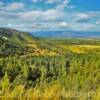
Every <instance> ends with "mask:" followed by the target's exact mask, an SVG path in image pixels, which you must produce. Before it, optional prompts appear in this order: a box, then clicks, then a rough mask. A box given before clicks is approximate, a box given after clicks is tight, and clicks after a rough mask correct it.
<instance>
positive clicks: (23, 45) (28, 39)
mask: <svg viewBox="0 0 100 100" xmlns="http://www.w3.org/2000/svg"><path fill="white" fill-rule="evenodd" d="M36 39H37V38H36V37H33V36H32V35H30V34H28V33H26V32H20V31H17V30H14V29H7V28H0V54H1V55H2V54H3V55H8V54H23V53H25V52H27V51H28V50H29V48H27V46H28V44H32V43H34V40H36Z"/></svg>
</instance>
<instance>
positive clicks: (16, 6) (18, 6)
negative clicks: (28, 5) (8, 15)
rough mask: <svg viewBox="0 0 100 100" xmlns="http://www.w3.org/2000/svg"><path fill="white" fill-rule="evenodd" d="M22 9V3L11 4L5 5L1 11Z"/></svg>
mask: <svg viewBox="0 0 100 100" xmlns="http://www.w3.org/2000/svg"><path fill="white" fill-rule="evenodd" d="M23 8H24V3H21V2H20V3H17V2H13V3H10V4H8V5H6V6H5V7H4V8H3V9H4V10H8V11H14V10H20V9H23Z"/></svg>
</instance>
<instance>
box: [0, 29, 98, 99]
mask: <svg viewBox="0 0 100 100" xmlns="http://www.w3.org/2000/svg"><path fill="white" fill-rule="evenodd" d="M0 100H100V40H99V39H43V38H37V37H34V36H31V35H29V34H28V33H26V32H19V31H17V30H12V29H4V28H1V29H0Z"/></svg>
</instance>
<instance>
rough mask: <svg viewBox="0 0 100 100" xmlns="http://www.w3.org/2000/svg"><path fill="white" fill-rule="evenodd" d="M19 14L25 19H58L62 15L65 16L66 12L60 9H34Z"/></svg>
mask: <svg viewBox="0 0 100 100" xmlns="http://www.w3.org/2000/svg"><path fill="white" fill-rule="evenodd" d="M18 16H19V17H20V18H21V19H24V20H42V21H47V20H49V21H51V20H58V19H60V18H61V17H63V16H64V12H63V11H60V10H58V9H50V10H46V11H41V10H34V11H27V12H21V13H19V14H18Z"/></svg>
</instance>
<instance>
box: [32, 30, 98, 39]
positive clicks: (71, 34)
mask: <svg viewBox="0 0 100 100" xmlns="http://www.w3.org/2000/svg"><path fill="white" fill-rule="evenodd" d="M31 34H32V35H35V36H38V37H47V38H53V37H54V38H100V32H89V31H70V30H65V31H35V32H32V33H31Z"/></svg>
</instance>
